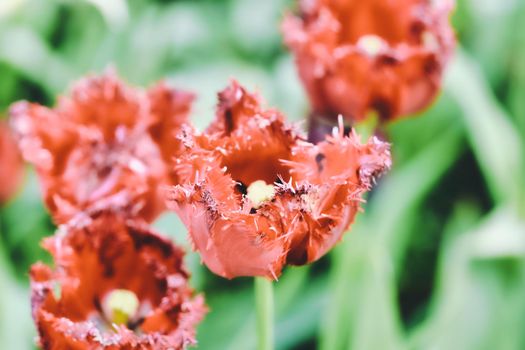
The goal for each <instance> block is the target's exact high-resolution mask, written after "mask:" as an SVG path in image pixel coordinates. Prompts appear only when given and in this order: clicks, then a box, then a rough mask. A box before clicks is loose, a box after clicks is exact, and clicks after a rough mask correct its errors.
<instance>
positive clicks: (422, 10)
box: [283, 0, 455, 121]
mask: <svg viewBox="0 0 525 350" xmlns="http://www.w3.org/2000/svg"><path fill="white" fill-rule="evenodd" d="M453 6H454V1H453V0H434V1H430V0H398V1H391V0H368V1H357V0H302V1H300V13H299V16H292V15H288V16H287V17H286V18H285V21H284V23H283V31H284V36H285V42H286V44H287V45H288V46H289V47H290V48H291V50H292V51H293V53H294V55H295V59H296V62H297V66H298V70H299V75H300V77H301V79H302V81H303V83H304V85H305V87H306V90H307V92H308V94H309V96H310V100H311V103H312V105H313V109H314V115H316V116H317V117H320V118H325V119H335V118H337V115H338V114H342V115H343V116H344V118H345V119H348V120H350V121H361V120H363V119H365V118H366V117H367V115H368V114H369V113H370V112H376V113H377V114H378V115H379V118H380V119H381V120H382V121H385V120H392V119H396V118H399V117H402V116H405V115H407V114H412V113H416V112H419V111H421V110H422V109H423V108H425V107H427V106H428V105H429V104H430V103H431V102H432V100H433V99H434V97H435V96H436V94H437V92H438V90H439V87H440V85H441V78H442V74H443V69H444V67H445V64H446V62H447V60H448V58H449V56H450V54H451V52H452V50H453V48H454V45H455V38H454V33H453V30H452V28H451V26H450V23H449V16H450V12H451V10H452V8H453Z"/></svg>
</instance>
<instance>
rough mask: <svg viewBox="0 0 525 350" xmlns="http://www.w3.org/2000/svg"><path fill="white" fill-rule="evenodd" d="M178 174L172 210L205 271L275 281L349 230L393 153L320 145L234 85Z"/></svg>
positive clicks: (338, 143) (333, 142) (193, 136)
mask: <svg viewBox="0 0 525 350" xmlns="http://www.w3.org/2000/svg"><path fill="white" fill-rule="evenodd" d="M182 138H183V143H184V145H185V147H186V148H187V151H186V153H185V154H184V155H183V156H182V157H180V158H179V159H178V160H177V167H176V170H177V171H178V174H179V176H180V177H181V178H183V179H186V181H187V182H188V183H187V184H185V185H178V186H176V187H174V188H173V189H172V191H171V193H170V195H169V202H170V203H171V208H173V209H174V210H175V211H176V212H177V214H179V216H180V217H181V219H182V221H183V222H184V224H185V225H186V226H187V228H188V231H189V234H190V237H191V240H192V242H193V245H194V248H195V249H197V250H198V251H199V252H200V254H201V256H202V259H203V261H204V263H205V264H206V265H207V266H208V267H209V268H210V269H211V270H212V271H213V272H214V273H216V274H218V275H221V276H223V277H226V278H233V277H237V276H267V277H269V278H272V279H277V277H278V276H279V275H280V274H281V270H282V269H283V267H284V265H286V264H292V265H302V264H306V263H310V262H313V261H315V260H317V259H319V258H320V257H322V256H323V255H324V254H325V253H327V252H328V251H329V250H330V249H331V248H332V247H333V246H334V245H335V244H336V243H337V242H338V241H339V240H340V239H341V236H342V235H343V233H344V232H345V231H346V230H347V229H348V227H349V225H350V224H351V223H352V222H353V220H354V217H355V215H356V213H357V212H358V210H359V207H360V203H361V202H362V201H363V199H362V197H363V195H364V194H365V192H367V191H368V190H370V189H371V187H372V184H373V183H374V180H375V178H377V177H378V176H379V175H381V174H382V173H383V172H384V171H385V170H386V169H388V168H389V166H390V162H391V160H390V152H389V145H388V144H386V143H383V142H381V141H379V140H378V139H376V138H371V139H370V140H369V141H368V142H367V143H365V144H361V143H360V142H359V136H358V135H356V134H355V133H352V134H351V135H350V136H344V135H343V133H342V129H341V128H340V129H339V130H337V129H335V130H334V134H333V135H332V136H329V137H327V139H326V140H325V141H323V142H320V143H319V144H317V145H314V144H311V143H309V142H306V141H305V139H304V137H303V135H302V134H301V133H300V132H299V131H298V130H296V129H295V128H293V127H291V126H289V125H288V124H286V123H285V120H284V117H283V116H282V115H281V114H280V113H279V112H278V111H275V110H263V109H262V108H261V107H260V103H259V100H258V98H257V97H256V96H255V95H252V94H249V93H248V92H246V90H245V89H243V88H242V87H241V86H239V85H238V84H237V83H235V82H233V83H232V84H231V85H230V86H229V87H228V88H226V89H225V90H224V91H223V92H221V93H220V94H219V104H218V108H217V115H216V119H215V120H214V121H213V122H212V124H211V125H210V126H209V128H208V129H207V130H206V132H204V133H202V134H199V133H197V132H191V131H190V130H186V131H185V133H184V136H183V137H182Z"/></svg>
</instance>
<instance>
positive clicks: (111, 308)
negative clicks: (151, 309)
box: [104, 289, 139, 325]
mask: <svg viewBox="0 0 525 350" xmlns="http://www.w3.org/2000/svg"><path fill="white" fill-rule="evenodd" d="M104 306H105V307H104V312H105V313H106V317H107V319H108V320H109V321H110V322H111V323H113V324H116V325H122V324H124V325H125V324H127V323H128V321H129V319H130V318H132V317H133V316H135V314H136V313H137V311H138V308H139V299H138V298H137V296H136V295H135V293H133V292H132V291H130V290H127V289H115V290H113V291H112V292H110V293H109V294H108V296H107V297H106V300H105V303H104Z"/></svg>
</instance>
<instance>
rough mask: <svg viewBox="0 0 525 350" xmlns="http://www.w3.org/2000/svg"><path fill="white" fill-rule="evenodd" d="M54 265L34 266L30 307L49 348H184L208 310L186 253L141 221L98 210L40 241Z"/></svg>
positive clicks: (43, 344) (191, 341)
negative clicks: (196, 288) (195, 289)
mask: <svg viewBox="0 0 525 350" xmlns="http://www.w3.org/2000/svg"><path fill="white" fill-rule="evenodd" d="M44 246H45V247H46V249H47V250H49V252H50V253H51V254H52V256H53V258H54V261H55V266H56V268H55V269H51V268H50V267H48V266H46V265H44V264H42V263H37V264H35V265H33V267H32V268H31V289H32V298H31V299H32V311H33V318H34V320H35V322H36V325H37V329H38V335H39V340H38V342H39V345H40V346H41V347H42V348H44V349H46V350H63V349H70V350H90V349H107V350H118V349H128V350H158V349H185V348H186V347H187V346H188V345H191V344H195V327H196V325H197V323H198V322H199V321H200V320H201V319H202V318H203V316H204V314H205V313H206V307H205V306H204V299H203V298H202V296H196V297H193V291H192V289H191V288H190V287H189V286H188V284H187V279H188V277H189V274H188V272H187V271H186V269H185V267H184V264H183V255H184V254H183V252H182V250H180V249H179V248H177V247H176V246H174V245H173V244H172V243H171V242H169V241H168V240H166V239H164V238H162V237H160V236H159V235H158V234H156V233H154V232H152V231H151V230H150V229H149V228H148V227H147V225H146V224H145V223H141V222H140V221H139V222H137V221H135V220H130V219H126V218H124V217H123V216H121V215H119V214H116V213H113V212H110V211H103V212H99V213H95V214H93V215H92V216H91V217H85V220H84V222H82V223H79V222H77V223H76V224H75V225H63V226H62V227H61V228H60V229H59V232H58V233H57V234H56V235H54V236H53V237H51V238H48V239H46V240H45V241H44Z"/></svg>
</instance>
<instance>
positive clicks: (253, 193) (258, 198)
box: [246, 180, 275, 209]
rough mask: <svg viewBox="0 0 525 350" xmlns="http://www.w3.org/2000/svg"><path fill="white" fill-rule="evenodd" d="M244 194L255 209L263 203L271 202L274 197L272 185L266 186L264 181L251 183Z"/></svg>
mask: <svg viewBox="0 0 525 350" xmlns="http://www.w3.org/2000/svg"><path fill="white" fill-rule="evenodd" d="M246 192H247V193H246V197H247V198H248V199H249V200H250V201H251V202H252V205H253V207H254V208H255V209H257V208H259V207H260V206H261V205H262V204H263V203H264V202H267V201H269V200H271V199H272V198H273V196H274V195H275V189H274V187H273V185H272V184H269V185H268V184H267V183H266V182H265V181H264V180H257V181H254V182H252V183H251V184H250V186H248V189H247V190H246Z"/></svg>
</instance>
